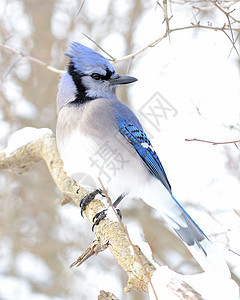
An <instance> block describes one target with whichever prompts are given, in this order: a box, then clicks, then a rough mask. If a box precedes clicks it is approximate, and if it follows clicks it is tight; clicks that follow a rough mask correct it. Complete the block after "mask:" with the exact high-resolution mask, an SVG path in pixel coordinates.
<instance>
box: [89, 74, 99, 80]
mask: <svg viewBox="0 0 240 300" xmlns="http://www.w3.org/2000/svg"><path fill="white" fill-rule="evenodd" d="M91 77H92V78H93V79H95V80H99V79H100V78H101V75H100V74H98V73H93V74H92V75H91Z"/></svg>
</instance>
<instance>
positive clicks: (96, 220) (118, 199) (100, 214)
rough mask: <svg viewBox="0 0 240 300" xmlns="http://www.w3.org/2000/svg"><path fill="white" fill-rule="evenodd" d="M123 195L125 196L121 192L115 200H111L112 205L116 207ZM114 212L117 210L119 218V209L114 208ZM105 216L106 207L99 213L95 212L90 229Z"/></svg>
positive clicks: (120, 214)
mask: <svg viewBox="0 0 240 300" xmlns="http://www.w3.org/2000/svg"><path fill="white" fill-rule="evenodd" d="M125 196H126V194H121V195H120V196H119V197H118V198H117V200H116V201H114V202H113V207H114V208H116V207H117V206H118V204H119V203H120V202H121V201H122V199H123V198H124V197H125ZM116 212H117V214H118V216H119V218H120V219H122V213H121V211H120V209H118V208H116ZM106 216H107V209H104V210H102V211H100V212H99V213H97V214H96V215H95V216H94V217H93V226H92V231H93V229H94V227H95V226H97V225H98V224H99V223H100V221H102V220H104V219H105V218H106Z"/></svg>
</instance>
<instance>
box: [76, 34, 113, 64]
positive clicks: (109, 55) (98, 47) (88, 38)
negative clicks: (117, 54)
mask: <svg viewBox="0 0 240 300" xmlns="http://www.w3.org/2000/svg"><path fill="white" fill-rule="evenodd" d="M82 34H83V35H84V36H85V37H86V38H88V39H89V40H90V41H92V42H93V43H94V44H95V45H96V46H97V47H98V48H99V49H101V50H102V51H103V52H104V53H106V54H107V55H108V56H109V57H111V59H112V60H115V58H114V57H113V56H112V55H110V54H109V53H108V52H107V51H106V50H104V49H103V48H102V47H101V46H100V45H99V44H98V43H97V42H96V41H94V39H92V38H91V37H90V36H88V35H87V34H86V33H83V32H82Z"/></svg>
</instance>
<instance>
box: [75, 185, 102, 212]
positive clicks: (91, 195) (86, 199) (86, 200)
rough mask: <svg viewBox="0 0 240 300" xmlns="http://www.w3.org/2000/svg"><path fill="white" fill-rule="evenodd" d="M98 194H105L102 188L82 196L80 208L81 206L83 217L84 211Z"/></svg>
mask: <svg viewBox="0 0 240 300" xmlns="http://www.w3.org/2000/svg"><path fill="white" fill-rule="evenodd" d="M97 194H101V195H102V196H104V195H103V194H102V191H101V190H100V189H97V190H95V191H93V192H91V193H89V194H87V195H86V196H85V197H83V198H82V200H81V201H80V204H79V206H80V208H81V216H82V217H83V213H84V211H85V210H86V208H87V206H88V204H89V203H90V202H91V201H92V200H94V198H95V197H96V195H97Z"/></svg>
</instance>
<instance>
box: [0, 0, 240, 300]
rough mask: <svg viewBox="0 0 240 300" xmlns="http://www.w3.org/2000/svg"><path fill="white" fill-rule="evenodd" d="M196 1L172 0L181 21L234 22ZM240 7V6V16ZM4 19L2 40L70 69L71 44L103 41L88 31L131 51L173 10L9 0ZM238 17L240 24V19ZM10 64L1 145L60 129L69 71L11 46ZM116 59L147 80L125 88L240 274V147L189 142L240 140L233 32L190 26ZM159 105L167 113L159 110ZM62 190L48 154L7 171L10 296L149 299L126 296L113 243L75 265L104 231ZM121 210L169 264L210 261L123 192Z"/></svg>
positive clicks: (182, 266) (0, 15) (181, 268)
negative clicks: (66, 200) (27, 133)
mask: <svg viewBox="0 0 240 300" xmlns="http://www.w3.org/2000/svg"><path fill="white" fill-rule="evenodd" d="M194 3H195V6H208V7H210V9H207V10H201V11H199V10H197V9H193V8H192V4H191V3H190V2H188V3H185V5H183V2H179V3H178V2H175V1H174V2H171V3H170V5H169V16H172V18H171V20H170V28H178V27H184V26H189V25H191V23H194V24H196V23H197V21H201V24H204V25H209V24H212V26H219V27H221V26H223V24H224V23H227V19H226V16H224V14H221V13H220V12H219V10H216V9H215V8H211V5H210V4H209V3H205V2H204V1H203V2H198V1H195V2H194ZM227 3H228V4H229V3H230V4H231V3H232V2H227ZM82 4H83V6H82V9H81V10H80V11H79V8H80V7H81V5H82ZM239 6H240V5H239V4H236V5H233V6H232V7H231V8H235V9H236V11H235V12H234V13H233V15H234V16H235V18H237V19H238V18H240V13H239ZM0 20H1V21H0V22H1V23H0V24H1V26H0V42H1V43H3V44H7V45H9V46H11V47H13V48H14V49H16V50H22V51H24V52H26V53H28V54H30V55H31V56H33V57H35V58H38V59H40V60H42V61H44V62H46V63H48V64H50V65H51V66H53V67H56V68H59V69H64V66H65V63H66V61H67V59H66V58H65V57H64V55H63V53H64V51H66V50H67V47H68V43H69V42H70V41H72V40H75V41H78V42H81V43H83V44H85V45H87V46H89V47H92V48H95V49H97V48H96V46H95V45H94V44H93V43H92V42H91V41H90V40H88V39H87V38H86V37H84V36H83V35H82V33H85V34H87V35H89V36H91V38H93V39H94V40H95V41H97V42H98V43H99V44H100V45H101V46H102V47H103V48H104V49H105V50H106V51H107V52H108V53H110V54H111V55H112V56H113V57H116V58H120V57H122V56H125V55H127V54H130V53H132V52H135V51H137V50H139V49H141V48H142V47H144V46H146V45H148V44H150V43H151V42H153V41H154V40H155V39H157V38H158V37H160V36H162V35H163V34H164V32H165V24H164V23H163V15H162V10H161V9H160V7H159V6H157V5H156V3H155V1H150V0H149V1H143V0H142V1H141V0H137V1H125V0H116V1H97V0H92V1H88V0H86V1H83V2H80V1H67V0H55V1H54V0H51V1H40V0H36V1H30V0H22V1H20V0H19V1H15V0H1V5H0ZM234 26H235V28H237V27H238V28H239V23H236V24H235V25H234ZM228 34H230V33H229V31H228ZM234 38H237V35H236V34H235V33H234ZM236 48H237V49H239V41H238V40H237V41H236ZM0 64H1V65H0V80H1V81H0V82H1V84H0V150H3V149H4V148H5V147H6V145H7V140H8V138H9V136H10V135H11V134H12V133H13V132H14V131H16V130H17V129H20V128H22V127H25V126H33V127H37V128H42V127H44V128H45V127H47V128H50V129H52V130H53V131H55V123H56V109H55V98H56V93H57V84H58V81H59V77H58V75H57V74H55V73H53V72H51V71H49V70H47V69H46V68H45V67H43V66H40V65H38V64H36V63H33V62H30V61H29V60H28V59H27V58H21V57H20V56H19V55H17V54H14V53H12V52H10V51H6V50H4V49H3V48H0ZM114 66H115V67H116V69H117V71H118V72H119V73H127V72H128V73H129V74H130V75H133V76H135V77H137V78H138V82H136V83H135V84H133V85H131V86H129V87H126V89H121V90H119V98H120V99H121V100H123V101H124V102H126V103H128V105H129V106H130V107H131V108H132V109H133V110H134V112H135V113H136V114H137V115H138V117H139V118H140V120H141V122H142V123H143V125H144V127H145V129H146V131H147V132H148V134H149V136H150V137H151V141H152V144H153V145H154V148H155V149H156V151H157V152H158V154H159V157H160V159H161V161H162V164H163V165H164V167H165V170H166V172H167V174H168V178H169V181H170V183H171V185H172V189H173V193H174V195H175V197H176V199H178V200H179V201H180V202H181V203H182V204H183V206H184V207H185V208H186V209H187V210H188V211H189V212H190V214H191V216H192V217H193V219H194V220H195V221H196V222H197V223H198V225H199V226H200V227H201V228H202V229H203V231H204V232H205V233H206V234H207V235H208V236H209V237H210V238H211V239H212V240H214V241H217V243H218V244H219V245H220V246H221V247H222V248H223V249H225V255H226V259H227V262H228V263H229V266H230V268H231V271H232V274H233V278H234V279H235V280H236V281H237V282H238V284H239V283H240V257H239V256H238V255H236V254H234V253H233V252H231V251H229V250H228V249H231V250H233V251H235V252H236V253H240V242H239V241H240V238H239V237H240V217H239V216H240V184H239V180H240V171H239V150H238V149H237V148H236V147H235V145H234V144H229V145H216V146H212V145H211V144H207V143H199V142H186V141H185V139H191V138H198V139H204V140H209V141H214V142H224V141H231V140H238V139H239V138H240V133H239V129H240V122H239V116H240V84H239V57H238V55H237V53H236V51H235V49H233V48H232V44H231V42H230V40H229V39H228V37H227V36H226V34H224V33H223V32H220V31H214V30H212V29H188V30H179V31H176V32H173V33H172V34H171V35H170V38H166V39H164V40H162V41H161V42H160V43H159V44H158V45H157V46H156V47H153V48H149V49H148V50H146V51H144V52H143V53H141V54H140V55H138V56H136V57H135V58H134V59H133V60H132V61H130V60H128V61H123V62H121V63H116V64H115V65H114ZM160 104H161V105H162V107H161V106H160ZM152 108H154V112H155V113H156V112H158V115H157V116H156V115H154V114H151V109H152ZM148 113H150V114H148ZM61 200H62V195H61V194H60V193H59V192H58V191H57V189H56V187H55V186H54V184H53V182H52V179H51V177H50V175H49V174H48V171H47V168H46V166H45V165H44V163H43V162H41V163H38V164H36V165H35V166H33V167H31V169H30V170H29V172H27V173H25V174H24V175H22V176H19V175H17V174H13V173H9V172H2V173H0V205H1V210H0V216H1V218H0V237H1V238H0V299H4V300H13V299H19V300H22V299H23V300H28V299H33V300H50V299H51V300H53V299H54V300H60V299H73V300H74V299H96V297H97V294H98V292H99V290H101V289H104V290H107V291H111V292H113V293H114V294H115V295H116V296H117V297H119V298H120V299H127V300H128V299H129V300H130V299H147V298H148V297H147V295H145V294H143V293H131V294H124V292H123V288H124V287H125V285H126V280H127V276H126V274H124V273H123V271H122V270H121V268H120V267H119V266H118V265H117V264H116V262H115V261H114V260H113V258H112V256H111V254H110V252H108V251H105V252H104V253H101V254H99V255H98V256H97V257H93V258H91V259H89V260H88V261H87V262H86V263H84V264H83V265H82V266H81V267H80V268H79V269H69V265H70V264H71V263H72V262H73V261H74V260H75V259H76V258H77V257H78V256H79V255H80V254H81V253H82V252H83V250H84V249H85V248H86V247H87V246H88V244H89V243H90V242H91V241H92V239H93V234H92V233H91V226H90V224H89V222H88V221H87V220H86V219H82V218H81V216H80V213H79V209H78V208H77V207H74V206H71V205H66V206H64V207H60V205H59V202H60V201H61ZM120 208H121V211H122V213H123V222H124V224H125V225H126V226H127V228H128V230H129V233H130V236H132V237H135V238H137V239H142V240H146V241H147V242H148V243H149V245H150V246H151V248H152V251H153V255H154V258H155V260H156V261H157V262H158V263H160V264H166V265H168V266H169V267H171V268H172V269H174V270H175V271H177V272H181V273H183V274H193V273H197V272H199V271H200V269H199V267H198V265H197V264H196V263H195V261H194V260H193V259H192V258H191V255H190V254H189V253H188V251H187V250H186V249H185V247H184V245H183V244H182V243H181V241H179V239H178V238H177V237H175V235H174V234H173V233H172V232H171V231H170V230H169V229H168V228H167V227H166V225H165V223H164V222H163V221H162V219H161V218H160V217H159V215H157V214H156V213H155V212H154V211H153V210H151V209H150V208H149V207H147V206H146V205H145V204H144V203H142V202H141V201H137V200H132V201H131V202H124V201H123V202H122V203H121V207H120Z"/></svg>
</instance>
